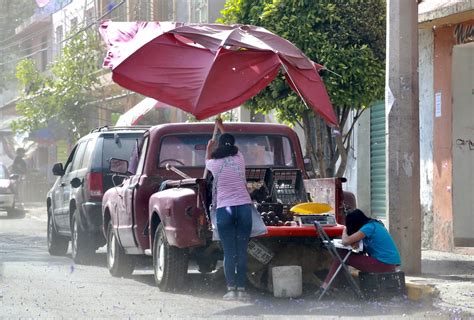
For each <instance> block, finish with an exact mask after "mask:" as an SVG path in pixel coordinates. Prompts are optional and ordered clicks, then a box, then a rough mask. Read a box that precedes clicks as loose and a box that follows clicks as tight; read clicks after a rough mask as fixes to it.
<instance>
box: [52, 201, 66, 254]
mask: <svg viewBox="0 0 474 320" xmlns="http://www.w3.org/2000/svg"><path fill="white" fill-rule="evenodd" d="M52 214H53V212H52V209H51V207H48V232H47V233H48V237H47V241H48V252H49V254H50V255H52V256H63V255H65V254H66V252H67V247H68V245H69V240H68V239H67V238H66V237H62V236H60V235H59V234H58V233H57V232H56V228H55V226H54V221H53V216H52Z"/></svg>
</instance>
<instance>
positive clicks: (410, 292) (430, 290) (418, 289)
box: [405, 280, 439, 302]
mask: <svg viewBox="0 0 474 320" xmlns="http://www.w3.org/2000/svg"><path fill="white" fill-rule="evenodd" d="M405 286H406V288H407V297H408V299H409V300H411V301H416V302H420V301H431V300H432V299H434V298H436V297H438V295H439V290H438V289H436V288H434V287H432V286H429V285H425V284H418V283H413V282H411V281H410V280H405Z"/></svg>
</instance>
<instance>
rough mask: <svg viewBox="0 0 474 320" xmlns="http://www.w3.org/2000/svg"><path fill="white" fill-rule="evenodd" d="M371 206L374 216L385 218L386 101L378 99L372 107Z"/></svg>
mask: <svg viewBox="0 0 474 320" xmlns="http://www.w3.org/2000/svg"><path fill="white" fill-rule="evenodd" d="M369 110H370V207H371V210H372V216H373V217H377V218H385V217H386V212H387V207H386V187H385V182H386V173H385V102H384V101H377V102H376V103H375V104H374V105H373V106H372V107H371V108H370V109H369Z"/></svg>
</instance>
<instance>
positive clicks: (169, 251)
mask: <svg viewBox="0 0 474 320" xmlns="http://www.w3.org/2000/svg"><path fill="white" fill-rule="evenodd" d="M153 269H154V271H155V282H156V284H157V285H158V287H159V288H160V289H161V290H163V291H173V290H176V289H178V288H180V287H181V285H182V284H183V281H184V278H185V276H186V274H187V273H188V252H187V250H186V249H180V248H176V247H173V246H170V244H169V243H168V240H167V239H166V235H165V230H164V228H163V225H162V224H160V225H159V226H158V228H157V229H156V232H155V239H154V240H153Z"/></svg>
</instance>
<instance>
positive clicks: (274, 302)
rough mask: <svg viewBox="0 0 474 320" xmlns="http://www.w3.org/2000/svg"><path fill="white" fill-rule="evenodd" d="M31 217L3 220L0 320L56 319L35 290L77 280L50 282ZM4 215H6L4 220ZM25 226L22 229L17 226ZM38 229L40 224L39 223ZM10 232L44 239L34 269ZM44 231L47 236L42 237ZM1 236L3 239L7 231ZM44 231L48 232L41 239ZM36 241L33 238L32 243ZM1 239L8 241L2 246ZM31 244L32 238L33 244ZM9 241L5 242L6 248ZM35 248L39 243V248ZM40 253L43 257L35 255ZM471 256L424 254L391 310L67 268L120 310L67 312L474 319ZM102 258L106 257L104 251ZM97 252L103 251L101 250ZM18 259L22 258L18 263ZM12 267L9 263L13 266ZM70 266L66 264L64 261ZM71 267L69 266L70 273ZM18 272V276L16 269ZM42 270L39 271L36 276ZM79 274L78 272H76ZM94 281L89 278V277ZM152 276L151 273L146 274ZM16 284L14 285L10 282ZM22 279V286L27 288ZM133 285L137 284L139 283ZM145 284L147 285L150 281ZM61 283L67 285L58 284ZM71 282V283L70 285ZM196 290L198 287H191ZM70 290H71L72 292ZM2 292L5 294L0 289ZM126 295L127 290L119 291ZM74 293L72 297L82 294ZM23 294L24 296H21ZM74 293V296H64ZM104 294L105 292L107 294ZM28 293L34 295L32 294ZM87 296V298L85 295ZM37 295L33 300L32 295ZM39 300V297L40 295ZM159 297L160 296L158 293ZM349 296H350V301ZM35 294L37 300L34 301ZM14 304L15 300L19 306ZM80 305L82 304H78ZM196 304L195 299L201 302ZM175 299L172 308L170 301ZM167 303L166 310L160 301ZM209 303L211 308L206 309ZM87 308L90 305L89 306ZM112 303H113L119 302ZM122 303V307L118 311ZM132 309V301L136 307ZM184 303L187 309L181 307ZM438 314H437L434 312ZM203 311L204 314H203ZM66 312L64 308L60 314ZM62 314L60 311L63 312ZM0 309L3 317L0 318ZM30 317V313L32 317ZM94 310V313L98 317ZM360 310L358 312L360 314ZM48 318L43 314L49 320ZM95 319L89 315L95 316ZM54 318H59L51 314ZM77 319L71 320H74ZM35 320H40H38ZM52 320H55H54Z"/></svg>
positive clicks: (36, 216) (32, 210) (39, 217)
mask: <svg viewBox="0 0 474 320" xmlns="http://www.w3.org/2000/svg"><path fill="white" fill-rule="evenodd" d="M25 208H26V216H25V219H21V220H17V221H18V222H17V223H16V224H15V221H14V220H11V221H9V220H5V219H2V217H0V318H3V317H5V316H6V317H5V318H10V317H9V315H12V314H16V313H17V312H19V310H23V309H25V310H27V311H24V310H23V311H22V312H23V313H20V314H18V317H14V318H22V317H28V315H30V316H31V309H32V308H33V309H34V310H37V311H38V315H40V316H39V317H38V318H44V315H45V314H46V315H49V316H47V317H48V318H49V317H50V316H51V310H49V311H46V310H47V309H45V308H44V307H43V304H44V305H50V304H52V303H53V304H55V303H56V302H54V301H55V298H54V297H51V294H47V295H46V297H45V298H42V297H41V296H38V291H37V290H41V289H35V286H36V285H35V283H40V282H41V281H43V282H41V284H40V287H41V286H44V285H45V284H46V283H47V282H45V281H48V279H49V278H51V279H50V280H52V281H55V284H54V285H52V283H51V282H50V284H48V285H47V287H48V288H49V291H54V292H53V293H54V294H56V295H58V294H60V292H64V290H65V288H70V286H71V284H73V282H71V281H72V280H67V281H66V282H65V283H66V284H64V283H63V282H64V281H65V280H61V278H59V279H57V278H53V275H51V276H50V275H49V270H50V269H51V268H53V267H55V268H64V267H59V266H60V265H62V264H64V258H57V257H49V256H48V255H47V253H46V252H44V250H45V248H44V244H43V241H44V235H45V228H46V209H45V208H44V204H43V203H30V204H26V205H25ZM0 215H2V214H1V213H0ZM20 221H21V224H20ZM35 221H36V222H35ZM9 224H11V225H12V226H21V228H24V230H25V233H28V230H30V231H31V230H34V229H37V228H38V226H40V229H41V231H40V234H37V235H36V234H35V235H34V239H36V240H35V242H34V245H33V246H31V247H30V248H25V249H23V250H24V251H26V252H27V254H28V255H29V258H28V259H32V258H34V259H33V260H32V261H34V264H18V263H14V261H25V262H26V258H24V257H23V255H21V256H20V255H19V254H20V251H19V250H18V248H19V244H18V243H17V242H16V241H17V240H14V239H13V238H12V239H8V238H7V239H5V238H4V237H2V232H3V234H4V235H5V233H4V232H5V227H7V225H9ZM43 226H44V229H43ZM2 230H3V231H2ZM43 230H44V231H43ZM32 236H33V234H32V235H31V237H32ZM2 238H3V240H2ZM32 239H33V238H32ZM4 240H6V241H4ZM38 240H39V241H40V243H38ZM38 249H39V250H38ZM472 249H473V248H463V249H458V250H457V251H456V252H455V253H446V252H438V251H431V250H425V251H423V252H422V269H423V273H422V274H421V275H419V276H416V277H414V276H407V277H406V281H407V288H408V298H409V299H408V300H407V301H405V302H397V301H395V302H394V301H389V302H381V303H379V302H373V303H365V304H361V303H357V302H351V301H347V302H345V301H344V300H342V301H338V300H336V301H333V300H330V298H325V301H323V302H320V303H317V302H315V298H314V297H313V296H311V295H308V294H306V295H305V296H304V297H302V298H301V299H275V298H273V297H272V296H271V295H269V294H262V293H259V292H256V291H254V292H251V293H252V295H253V297H254V299H253V301H252V303H251V304H245V303H241V302H235V303H234V302H232V303H230V302H223V301H221V299H220V296H221V294H222V290H221V289H222V288H221V287H223V283H222V282H223V276H222V275H221V276H220V278H219V276H218V279H217V281H216V280H215V279H213V278H212V277H210V278H206V277H202V276H198V275H197V274H196V275H194V276H193V277H192V278H191V279H194V280H193V281H191V282H193V283H191V289H190V291H189V292H187V293H184V294H180V295H176V294H175V295H169V294H166V293H160V292H159V290H156V288H154V287H153V284H152V283H150V279H149V278H147V277H143V278H142V277H141V276H140V275H137V276H135V278H134V279H135V280H130V279H116V278H112V277H110V276H109V275H108V272H106V270H105V271H104V266H103V262H102V261H100V262H99V263H98V266H77V265H76V266H75V267H74V265H70V268H71V270H75V271H81V272H79V273H77V272H74V273H73V272H72V271H69V272H68V274H70V275H74V274H76V276H79V275H81V276H82V275H84V276H85V277H92V274H94V277H96V275H97V274H98V273H100V274H103V275H104V277H105V278H103V277H102V276H101V277H100V279H101V280H100V283H98V284H97V288H95V287H94V286H93V285H92V284H89V283H90V282H89V281H86V280H87V279H86V278H80V279H77V280H76V281H77V283H76V282H74V285H76V287H77V288H79V289H80V290H85V288H93V289H91V291H96V292H99V291H100V290H99V289H100V288H102V287H104V286H111V287H112V288H115V289H114V292H117V294H115V293H114V295H112V296H111V297H109V298H107V299H109V300H110V299H117V300H118V301H119V302H114V303H112V304H111V306H112V307H111V309H112V310H110V311H109V310H108V309H107V310H106V313H105V314H102V313H101V312H103V311H100V310H101V308H103V306H102V307H101V305H100V304H99V305H97V304H94V303H92V302H90V306H89V309H85V308H86V306H84V303H81V301H82V300H78V301H77V302H76V303H75V304H74V303H73V304H70V305H69V307H70V308H72V309H75V310H79V311H80V312H83V315H84V316H85V317H86V318H88V317H97V316H99V317H106V318H107V317H109V316H110V315H112V314H113V315H116V316H117V317H118V318H123V317H126V318H127V317H129V315H130V314H133V315H134V316H131V317H130V318H153V317H154V316H150V315H153V314H154V315H155V316H156V312H155V313H154V312H152V313H147V312H144V311H143V309H147V306H148V307H149V306H150V305H155V304H156V303H157V302H159V303H161V304H160V306H161V307H160V308H162V309H160V312H162V311H163V316H165V315H167V316H168V317H171V318H175V316H178V315H179V317H181V318H201V317H202V318H207V316H205V315H206V314H207V315H213V316H214V317H217V318H219V317H222V318H228V317H229V316H230V317H231V318H236V317H244V318H246V319H247V318H255V319H263V318H265V319H267V318H277V319H288V318H295V319H296V318H298V319H303V318H308V319H311V318H314V317H315V316H316V317H318V318H336V317H343V318H360V317H361V316H362V317H364V318H380V316H382V315H383V317H384V319H385V318H392V319H398V318H400V317H403V318H414V319H418V318H430V319H434V318H436V319H474V255H472V253H473V251H472ZM102 251H103V250H102ZM99 252H100V250H99ZM5 253H6V254H7V255H4V256H3V257H4V258H5V257H6V259H4V261H5V262H6V263H5V264H4V267H5V268H6V269H4V270H3V274H4V279H3V280H4V283H3V286H2V276H1V274H2V270H1V265H2V263H1V262H2V255H3V254H5ZM99 256H100V257H102V258H103V257H104V252H102V253H100V254H99ZM20 257H21V258H20ZM9 261H11V262H9ZM66 261H67V258H66ZM67 265H68V262H66V266H67ZM13 268H18V269H17V271H16V273H17V274H16V275H15V272H14V271H15V269H13ZM38 268H39V269H38ZM41 268H49V269H47V270H48V272H47V273H46V274H45V275H44V276H43V277H44V279H42V278H39V279H38V278H37V277H31V276H30V275H31V274H35V273H37V272H38V271H37V270H41ZM73 268H75V269H73ZM141 272H142V274H145V275H146V274H147V271H146V270H142V271H141ZM89 273H91V274H89ZM148 273H150V272H149V271H148ZM23 274H26V275H28V276H27V279H29V280H28V281H27V282H28V283H30V284H29V285H28V286H27V288H26V287H25V288H23V289H21V286H20V285H18V286H17V285H15V288H17V289H15V290H13V291H12V288H13V287H12V285H13V283H24V282H25V281H26V280H27V279H26V278H25V277H24V276H22V275H23ZM10 277H13V278H10ZM22 279H24V280H22ZM136 279H139V280H138V281H137V280H136ZM145 279H147V280H145ZM203 279H204V281H208V280H209V284H208V285H207V287H206V288H202V287H201V286H202V281H203ZM61 281H63V282H61ZM68 281H69V282H68ZM194 282H195V283H194ZM68 283H69V284H68ZM141 283H145V284H146V286H145V287H143V288H142V285H141ZM2 287H3V288H2ZM121 287H122V289H120V288H121ZM77 288H75V290H76V291H77V290H79V289H77ZM123 288H127V289H126V290H128V291H129V292H128V295H127V294H126V295H127V297H128V296H131V295H136V296H138V297H140V296H141V297H143V296H144V292H143V291H144V290H145V291H146V292H150V293H151V292H153V294H152V295H151V296H150V295H148V296H146V295H145V296H146V297H147V298H146V299H144V300H142V301H143V304H144V305H143V306H142V308H138V305H135V303H133V302H130V299H127V297H125V296H123V294H120V292H123V293H125V292H124V290H123ZM19 290H23V294H21V292H17V291H19ZM67 290H70V289H67ZM102 290H103V289H102ZM30 291H31V292H30ZM87 291H89V290H87ZM34 292H36V294H33V293H34ZM39 292H41V291H39ZM157 292H158V293H157ZM350 293H351V292H349V294H350ZM31 294H33V298H29V296H30V295H31ZM41 295H42V296H45V293H41ZM14 297H16V298H14ZM18 297H21V299H22V300H21V301H20V302H21V304H18V301H17V300H18ZM76 297H77V296H76ZM94 297H95V299H94V300H96V299H97V300H96V301H100V300H102V299H106V298H104V297H103V295H102V293H100V294H99V293H97V294H96V295H95V296H94ZM197 298H198V299H197ZM31 299H34V306H33V307H32V306H31V305H32V303H31V301H30V302H27V301H28V300H31ZM170 299H171V300H170ZM167 300H170V302H169V303H165V302H163V301H167ZM205 300H209V301H208V302H205V304H204V305H203V304H202V303H203V302H204V301H205ZM11 301H15V303H16V304H13V305H12V304H11ZM85 301H88V300H85ZM114 301H115V300H114ZM120 301H121V303H122V305H120ZM132 301H133V300H132ZM179 301H182V303H180V302H179ZM209 303H211V304H209ZM433 305H434V306H435V307H436V308H439V309H438V310H440V311H441V312H440V311H436V309H433V307H432V306H433ZM170 306H174V307H173V308H174V309H173V311H169V312H168V313H165V312H164V310H165V308H167V311H168V310H170ZM199 306H201V307H199ZM63 307H64V308H66V307H67V305H65V306H63ZM58 308H59V307H58ZM1 309H3V310H4V311H1ZM28 310H29V311H28ZM90 310H96V311H95V312H96V313H94V312H93V311H90ZM357 310H358V311H357ZM45 312H46V313H45ZM57 312H58V313H56V314H62V315H64V314H67V311H61V312H59V311H57ZM91 312H92V313H91ZM53 314H54V313H53ZM77 316H78V315H76V316H73V318H75V317H77ZM33 318H36V317H33ZM53 318H54V317H53Z"/></svg>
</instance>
